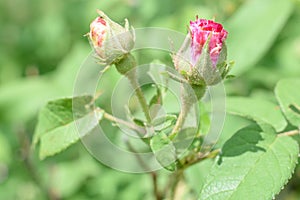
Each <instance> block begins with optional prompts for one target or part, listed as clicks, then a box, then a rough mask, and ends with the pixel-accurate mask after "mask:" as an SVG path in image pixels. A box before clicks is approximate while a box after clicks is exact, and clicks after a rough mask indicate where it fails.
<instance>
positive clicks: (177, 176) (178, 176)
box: [170, 170, 183, 200]
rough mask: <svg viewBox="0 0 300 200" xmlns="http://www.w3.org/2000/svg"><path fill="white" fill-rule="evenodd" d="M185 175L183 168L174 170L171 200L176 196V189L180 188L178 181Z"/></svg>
mask: <svg viewBox="0 0 300 200" xmlns="http://www.w3.org/2000/svg"><path fill="white" fill-rule="evenodd" d="M182 177H183V170H178V171H176V172H174V174H173V176H172V182H171V189H170V200H174V199H175V197H176V191H177V188H178V183H179V182H180V180H181V179H182Z"/></svg>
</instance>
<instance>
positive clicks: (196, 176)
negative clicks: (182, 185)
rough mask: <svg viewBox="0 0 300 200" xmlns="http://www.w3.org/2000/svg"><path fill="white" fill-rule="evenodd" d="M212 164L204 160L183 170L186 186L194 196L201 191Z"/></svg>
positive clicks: (211, 161) (210, 161)
mask: <svg viewBox="0 0 300 200" xmlns="http://www.w3.org/2000/svg"><path fill="white" fill-rule="evenodd" d="M213 163H214V162H213V160H212V159H205V160H203V161H201V162H199V163H197V164H195V165H192V166H190V167H188V168H187V169H186V170H184V175H185V178H186V180H187V184H188V185H189V187H190V188H191V189H192V190H193V192H194V193H195V194H199V192H200V191H201V189H202V187H203V185H204V183H205V180H206V178H207V176H208V172H209V170H210V168H211V167H212V165H213Z"/></svg>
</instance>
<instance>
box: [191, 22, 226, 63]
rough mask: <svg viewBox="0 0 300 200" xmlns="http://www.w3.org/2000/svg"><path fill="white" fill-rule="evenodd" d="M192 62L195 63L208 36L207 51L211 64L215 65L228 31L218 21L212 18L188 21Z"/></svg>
mask: <svg viewBox="0 0 300 200" xmlns="http://www.w3.org/2000/svg"><path fill="white" fill-rule="evenodd" d="M190 34H191V40H192V42H191V51H192V64H196V63H197V61H198V59H199V57H200V55H201V53H202V49H203V47H204V44H205V43H206V41H207V39H208V38H209V36H210V41H209V45H208V46H209V53H210V58H211V61H212V63H213V66H216V64H217V61H218V58H219V55H220V52H221V50H222V46H223V42H224V41H225V39H226V37H227V34H228V32H227V31H226V30H225V29H224V28H223V26H222V25H221V24H219V23H216V22H214V21H212V20H206V19H198V17H197V18H196V21H191V22H190Z"/></svg>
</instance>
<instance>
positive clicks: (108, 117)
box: [97, 108, 146, 134]
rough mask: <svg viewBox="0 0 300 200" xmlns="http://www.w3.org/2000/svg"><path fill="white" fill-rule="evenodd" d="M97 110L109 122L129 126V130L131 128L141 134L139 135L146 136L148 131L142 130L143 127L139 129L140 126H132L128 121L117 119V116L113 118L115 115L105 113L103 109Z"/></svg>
mask: <svg viewBox="0 0 300 200" xmlns="http://www.w3.org/2000/svg"><path fill="white" fill-rule="evenodd" d="M97 110H98V111H99V112H102V113H103V117H104V118H105V119H107V120H109V121H112V122H116V123H119V124H122V125H125V126H127V127H128V128H131V129H132V130H135V131H137V132H139V133H141V134H146V130H145V129H144V128H142V127H139V126H137V125H135V124H132V123H130V122H127V121H125V120H123V119H119V118H117V117H115V116H113V115H111V114H109V113H107V112H105V111H104V110H102V109H101V108H98V109H97Z"/></svg>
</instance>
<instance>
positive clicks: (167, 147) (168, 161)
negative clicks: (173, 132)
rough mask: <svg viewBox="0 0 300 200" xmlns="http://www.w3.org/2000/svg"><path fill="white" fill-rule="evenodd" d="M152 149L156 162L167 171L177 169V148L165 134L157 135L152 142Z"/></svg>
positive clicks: (159, 133)
mask: <svg viewBox="0 0 300 200" xmlns="http://www.w3.org/2000/svg"><path fill="white" fill-rule="evenodd" d="M150 147H151V149H152V151H153V153H154V154H155V157H156V160H157V161H158V162H159V163H160V164H161V165H162V166H163V167H164V168H165V169H167V170H169V171H174V170H175V169H176V164H175V161H176V159H177V156H176V148H175V147H174V145H173V143H172V141H171V140H170V139H169V138H168V136H167V135H166V134H165V133H163V132H158V133H156V135H154V136H153V137H152V138H151V140H150Z"/></svg>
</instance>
